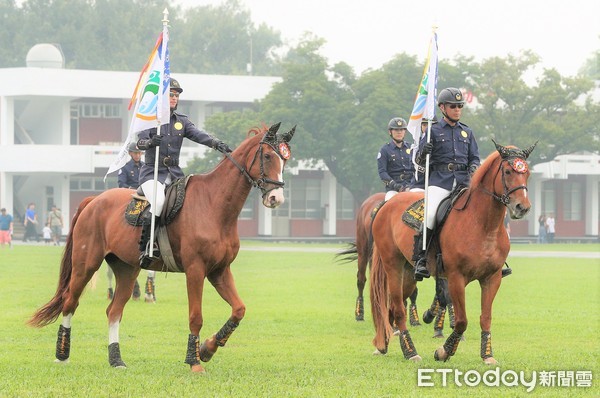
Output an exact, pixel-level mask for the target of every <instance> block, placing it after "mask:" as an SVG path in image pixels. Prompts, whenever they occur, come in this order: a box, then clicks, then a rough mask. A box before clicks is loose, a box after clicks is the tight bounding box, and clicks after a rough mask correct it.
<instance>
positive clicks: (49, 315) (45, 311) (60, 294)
mask: <svg viewBox="0 0 600 398" xmlns="http://www.w3.org/2000/svg"><path fill="white" fill-rule="evenodd" d="M94 198H95V196H89V197H87V198H85V199H83V200H82V201H81V203H80V204H79V208H78V209H77V212H76V213H75V215H74V216H73V219H72V220H71V228H70V230H69V234H68V235H67V239H66V242H65V251H64V253H63V257H62V260H61V263H60V276H59V279H58V287H57V288H56V293H54V297H52V299H51V300H50V301H49V302H48V303H47V304H46V305H44V306H43V307H42V308H40V309H39V310H37V311H36V312H35V314H33V316H32V317H31V319H29V321H28V322H27V323H28V324H29V325H30V326H33V327H38V328H41V327H44V326H46V325H48V324H50V323H52V322H54V321H56V319H57V318H58V316H59V315H60V313H61V312H62V309H63V305H64V293H65V292H66V291H67V289H68V288H69V282H70V281H71V272H72V266H73V264H72V258H71V255H72V254H73V230H74V229H75V224H76V223H77V219H79V215H80V214H81V212H82V211H83V209H84V208H85V207H86V206H87V205H88V204H89V203H90V202H91V201H92V199H94Z"/></svg>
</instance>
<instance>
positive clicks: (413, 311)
mask: <svg viewBox="0 0 600 398" xmlns="http://www.w3.org/2000/svg"><path fill="white" fill-rule="evenodd" d="M418 295H419V288H418V287H415V290H414V291H413V292H412V294H411V295H410V307H409V309H408V320H409V322H410V326H415V327H416V326H421V322H420V321H419V311H418V310H417V296H418Z"/></svg>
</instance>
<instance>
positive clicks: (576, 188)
mask: <svg viewBox="0 0 600 398" xmlns="http://www.w3.org/2000/svg"><path fill="white" fill-rule="evenodd" d="M564 188H565V189H564V191H563V219H564V220H566V221H580V220H581V218H582V214H581V213H582V201H583V200H582V199H583V195H582V188H583V187H582V184H581V182H578V181H574V182H566V183H565V185H564Z"/></svg>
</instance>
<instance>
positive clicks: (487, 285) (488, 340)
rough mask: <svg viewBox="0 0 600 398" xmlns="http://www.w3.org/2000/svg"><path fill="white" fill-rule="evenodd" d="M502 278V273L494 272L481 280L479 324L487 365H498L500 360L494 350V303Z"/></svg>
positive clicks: (482, 356)
mask: <svg viewBox="0 0 600 398" xmlns="http://www.w3.org/2000/svg"><path fill="white" fill-rule="evenodd" d="M501 280H502V276H501V274H498V273H496V274H494V275H493V276H491V277H490V278H489V279H488V280H486V281H485V282H481V281H480V282H479V284H480V285H481V317H480V318H479V324H480V326H481V359H483V362H484V363H485V364H486V365H496V364H497V363H498V362H497V361H496V360H495V359H494V354H493V351H492V335H491V332H490V330H491V327H492V303H493V302H494V298H495V297H496V293H497V292H498V289H499V288H500V283H501Z"/></svg>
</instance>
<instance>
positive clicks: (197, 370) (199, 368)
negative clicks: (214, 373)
mask: <svg viewBox="0 0 600 398" xmlns="http://www.w3.org/2000/svg"><path fill="white" fill-rule="evenodd" d="M190 370H191V371H192V373H206V370H204V367H203V366H202V365H200V364H198V365H192V366H190Z"/></svg>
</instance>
